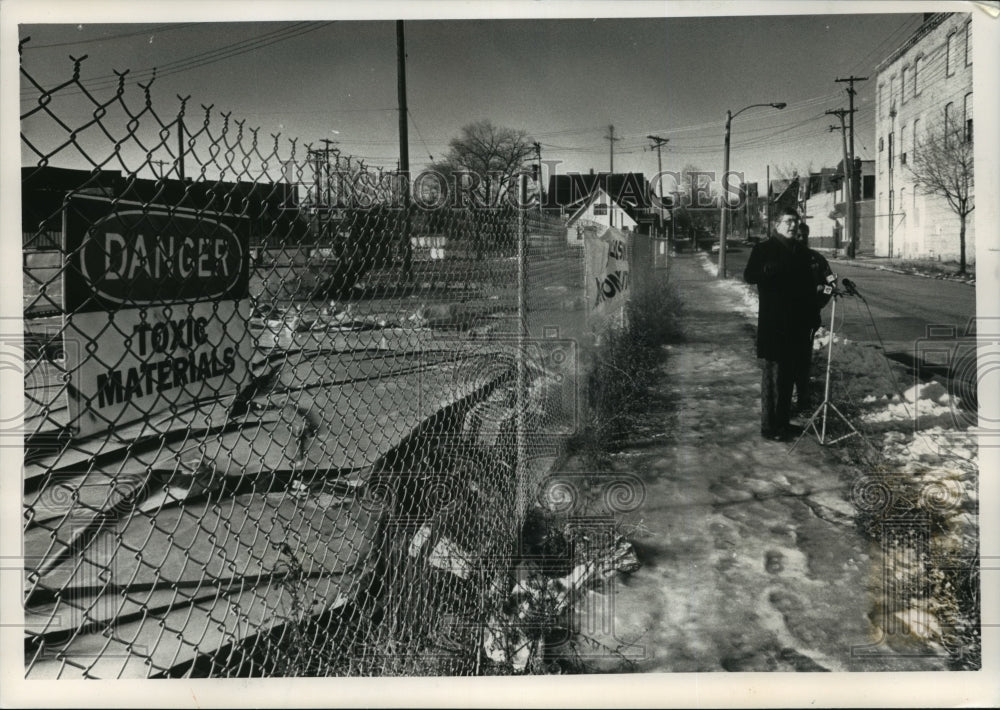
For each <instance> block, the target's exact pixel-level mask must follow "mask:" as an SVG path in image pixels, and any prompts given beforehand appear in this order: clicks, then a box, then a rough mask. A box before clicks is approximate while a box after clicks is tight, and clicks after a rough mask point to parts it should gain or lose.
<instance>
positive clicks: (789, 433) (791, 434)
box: [760, 424, 805, 441]
mask: <svg viewBox="0 0 1000 710" xmlns="http://www.w3.org/2000/svg"><path fill="white" fill-rule="evenodd" d="M803 431H805V428H804V427H801V426H799V425H798V424H788V425H787V426H784V427H782V428H781V429H778V430H773V429H761V430H760V435H761V436H762V437H763V438H765V439H767V440H768V441H792V440H793V439H797V438H798V437H799V436H800V435H801V434H802V432H803Z"/></svg>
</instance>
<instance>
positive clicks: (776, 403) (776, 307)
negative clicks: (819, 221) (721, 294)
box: [743, 207, 820, 441]
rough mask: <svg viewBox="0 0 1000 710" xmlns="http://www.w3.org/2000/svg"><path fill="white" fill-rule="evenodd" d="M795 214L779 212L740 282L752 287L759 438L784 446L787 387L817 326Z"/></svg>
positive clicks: (810, 279) (792, 382)
mask: <svg viewBox="0 0 1000 710" xmlns="http://www.w3.org/2000/svg"><path fill="white" fill-rule="evenodd" d="M798 226H799V215H798V212H797V211H796V210H795V209H794V208H792V207H788V208H785V209H783V210H782V212H781V214H780V215H779V217H778V220H777V222H776V223H775V224H774V226H773V230H772V231H773V233H772V235H771V238H770V239H767V240H766V241H763V242H761V243H760V244H757V245H756V246H754V248H753V250H752V251H751V252H750V258H749V260H748V261H747V266H746V269H745V270H744V272H743V279H744V280H745V281H746V282H747V283H749V284H756V285H757V292H758V294H759V308H758V311H757V357H759V358H762V359H763V360H764V367H763V377H762V380H761V395H760V396H761V421H760V433H761V435H762V436H764V437H765V438H768V439H773V440H778V441H787V440H788V439H790V438H792V437H793V436H794V435H795V433H796V432H795V430H794V429H793V428H792V427H791V426H790V422H789V417H790V415H791V404H792V388H793V387H794V385H795V380H796V377H797V375H798V372H799V370H800V367H801V362H802V353H803V352H804V350H805V348H806V346H807V344H808V343H809V342H810V338H811V337H812V332H813V330H814V329H815V328H818V327H819V325H820V320H819V309H818V308H817V300H816V285H815V282H814V281H813V277H812V270H811V267H810V258H809V250H808V249H807V248H806V247H805V246H804V245H803V244H802V243H801V242H799V241H798V240H797V238H796V236H797V230H798Z"/></svg>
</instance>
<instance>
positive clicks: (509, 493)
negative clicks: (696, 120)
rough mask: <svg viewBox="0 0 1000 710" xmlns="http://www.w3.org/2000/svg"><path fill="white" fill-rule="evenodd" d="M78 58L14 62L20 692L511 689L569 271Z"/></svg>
mask: <svg viewBox="0 0 1000 710" xmlns="http://www.w3.org/2000/svg"><path fill="white" fill-rule="evenodd" d="M22 45H23V42H22ZM81 63H82V60H74V64H73V71H72V76H71V78H69V79H67V80H66V81H64V82H62V83H59V84H57V85H54V86H42V85H41V84H40V83H39V82H37V81H36V80H35V79H34V78H33V77H32V74H31V73H30V72H29V71H28V69H27V68H25V67H24V66H23V64H22V69H21V76H22V107H23V108H22V116H21V120H22V133H21V136H22V143H21V145H22V166H23V167H22V231H23V255H24V265H23V276H24V329H23V347H24V380H25V415H24V418H25V425H24V426H25V428H24V432H23V434H24V449H25V463H24V482H23V492H24V520H23V530H24V555H25V586H24V613H25V665H26V675H27V677H29V678H80V677H88V678H119V677H126V678H136V677H142V678H144V677H176V676H212V677H226V676H238V677H252V676H289V675H373V674H374V675H377V674H474V673H484V672H497V667H496V666H492V667H491V666H489V664H490V663H491V662H495V660H496V659H502V658H503V657H504V652H503V649H497V648H495V647H492V648H491V647H490V643H491V642H490V641H489V639H492V640H493V643H494V646H495V640H496V639H497V638H499V636H498V635H497V634H496V633H490V631H489V629H487V625H488V620H489V619H491V618H494V617H495V616H496V613H497V611H498V610H499V609H500V608H501V607H502V605H503V604H504V603H505V601H506V598H507V593H508V591H509V589H510V585H509V571H510V569H511V566H512V564H513V563H514V561H515V560H516V559H517V556H518V554H519V550H518V546H519V543H518V540H519V532H520V526H521V522H522V520H523V517H524V514H525V511H526V510H527V508H528V507H529V506H530V504H531V500H532V498H533V496H534V495H535V493H536V490H537V488H538V483H539V481H540V479H541V477H542V476H544V474H545V472H546V471H547V470H548V467H549V466H551V464H552V462H553V461H554V460H555V459H556V457H558V456H559V454H560V451H561V448H560V447H561V446H562V443H563V442H564V441H565V439H566V438H567V437H568V436H569V435H570V434H572V433H573V431H574V430H575V427H576V422H577V417H578V411H577V410H578V402H579V396H578V392H579V387H580V377H581V375H580V372H579V371H578V369H579V353H578V352H577V346H578V344H579V342H581V338H582V337H583V336H584V335H585V332H586V329H587V322H586V318H585V308H584V306H585V304H584V302H583V298H584V296H583V282H584V271H585V269H584V257H583V250H582V249H579V248H572V247H570V246H569V245H568V244H567V240H566V236H565V228H564V227H562V225H561V224H560V223H559V222H558V221H552V220H549V219H546V218H545V217H544V216H543V215H541V214H540V213H539V212H538V211H537V210H536V211H534V212H529V211H524V210H518V209H514V208H513V207H501V208H494V209H474V208H471V207H454V206H448V207H441V208H436V209H426V208H425V207H426V205H424V204H423V203H421V202H420V201H419V200H418V201H417V202H414V201H413V200H412V199H411V195H410V193H408V192H407V190H406V189H405V183H401V182H400V179H399V176H398V175H397V174H395V173H392V172H386V171H382V170H379V169H377V168H374V167H371V166H368V165H366V164H365V163H364V162H363V161H360V160H357V159H355V158H352V157H351V156H348V155H346V154H343V153H341V152H339V151H338V150H336V149H335V148H331V147H330V146H329V145H328V144H326V145H322V146H319V145H314V144H308V143H300V142H298V141H296V140H290V139H286V138H282V137H281V136H278V135H273V134H268V135H266V136H265V135H263V134H262V133H261V132H260V131H259V130H258V129H255V128H251V127H249V126H247V125H246V124H245V122H243V121H238V120H236V119H234V118H233V117H232V116H231V115H230V114H220V113H217V112H214V110H213V107H212V106H202V107H201V109H200V111H196V112H192V111H191V107H190V105H189V103H188V100H187V99H184V98H181V97H178V98H179V99H180V103H179V108H178V109H177V110H176V111H175V112H171V113H169V114H167V113H163V112H160V111H158V110H157V109H156V108H154V101H153V93H152V84H153V82H152V81H151V82H150V83H148V84H145V85H141V84H140V85H139V90H135V89H126V85H125V74H119V76H118V85H117V89H116V90H114V91H112V92H110V95H107V96H99V95H97V94H96V93H95V92H92V91H91V90H89V89H88V88H87V84H86V82H84V81H83V80H81ZM491 659H492V661H491Z"/></svg>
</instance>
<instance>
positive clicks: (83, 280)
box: [63, 196, 253, 436]
mask: <svg viewBox="0 0 1000 710" xmlns="http://www.w3.org/2000/svg"><path fill="white" fill-rule="evenodd" d="M64 233H65V235H66V243H65V247H66V255H67V261H68V263H67V267H66V270H65V276H64V281H65V283H64V289H63V293H64V307H65V312H66V314H67V327H66V334H65V337H66V339H67V340H69V339H72V340H75V341H76V343H77V345H78V346H79V347H75V348H67V350H66V352H67V362H66V366H67V370H68V372H69V373H70V387H69V408H70V426H71V427H72V428H73V429H74V430H75V434H76V435H77V436H87V435H90V434H94V433H97V432H100V431H106V430H108V429H113V428H114V427H116V426H118V425H121V424H125V423H127V422H133V421H136V420H140V419H143V418H146V419H153V418H155V417H156V416H157V415H159V414H163V413H165V412H168V411H173V410H175V409H176V408H177V406H178V405H180V404H183V403H188V402H192V401H194V400H198V399H205V398H214V397H218V396H220V395H225V394H229V393H235V392H236V391H237V390H238V389H239V388H240V387H241V386H243V385H244V384H245V381H246V378H247V372H248V369H247V365H248V362H249V360H250V357H251V354H252V350H253V344H252V340H251V338H250V337H249V334H248V330H247V323H248V321H249V319H250V315H251V313H250V311H251V308H250V301H249V250H248V248H247V244H246V243H244V240H242V239H241V238H240V237H239V236H238V235H237V234H236V232H235V231H234V230H233V228H232V226H231V225H230V224H227V220H226V218H225V217H224V216H223V215H219V214H214V213H207V212H193V211H189V210H182V209H178V208H174V207H169V206H160V205H145V206H144V205H138V204H131V203H127V202H124V201H118V202H114V203H113V202H112V201H110V200H106V199H103V198H93V197H89V196H86V197H84V196H79V197H72V198H71V199H70V200H69V202H68V204H67V206H66V210H65V231H64ZM71 352H72V353H75V354H76V357H75V358H74V360H75V361H73V362H70V357H69V353H71Z"/></svg>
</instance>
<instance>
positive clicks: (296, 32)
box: [21, 22, 333, 98]
mask: <svg viewBox="0 0 1000 710" xmlns="http://www.w3.org/2000/svg"><path fill="white" fill-rule="evenodd" d="M331 24H333V22H319V23H317V22H299V23H295V24H294V25H292V26H290V27H285V28H281V29H279V30H274V31H272V32H268V33H266V34H264V35H261V36H260V37H255V38H252V39H247V40H241V41H239V42H234V43H232V44H229V45H226V46H224V47H220V48H218V49H213V50H207V51H205V52H199V53H198V54H193V55H191V56H189V57H184V58H182V59H178V60H175V61H172V62H168V63H167V64H165V65H162V66H160V67H148V68H146V69H140V70H139V71H136V72H129V78H130V79H132V80H136V81H137V80H139V79H145V78H152V77H164V76H169V75H171V74H178V73H181V72H185V71H190V70H192V69H197V68H200V67H203V66H207V65H209V64H215V63H216V62H220V61H223V60H225V59H230V58H232V57H237V56H240V55H242V54H246V53H247V52H252V51H256V50H259V49H263V48H264V47H268V46H270V45H272V44H277V43H278V42H284V41H286V40H289V39H293V38H295V37H300V36H302V35H305V34H308V33H310V32H314V31H316V30H318V29H322V28H323V27H326V26H328V25H331ZM118 81H119V78H118V76H117V75H116V76H112V77H107V76H105V77H99V78H96V79H92V80H88V81H80V82H79V83H80V84H82V85H83V89H77V90H75V91H66V92H61V93H63V94H64V95H69V94H76V93H81V92H82V91H83V90H84V89H86V90H88V91H96V90H100V89H104V88H109V87H111V86H116V85H117V84H118ZM37 92H38V90H37V89H35V88H34V87H28V88H27V89H22V91H21V97H22V98H26V97H30V96H32V95H34V94H36V93H37Z"/></svg>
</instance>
